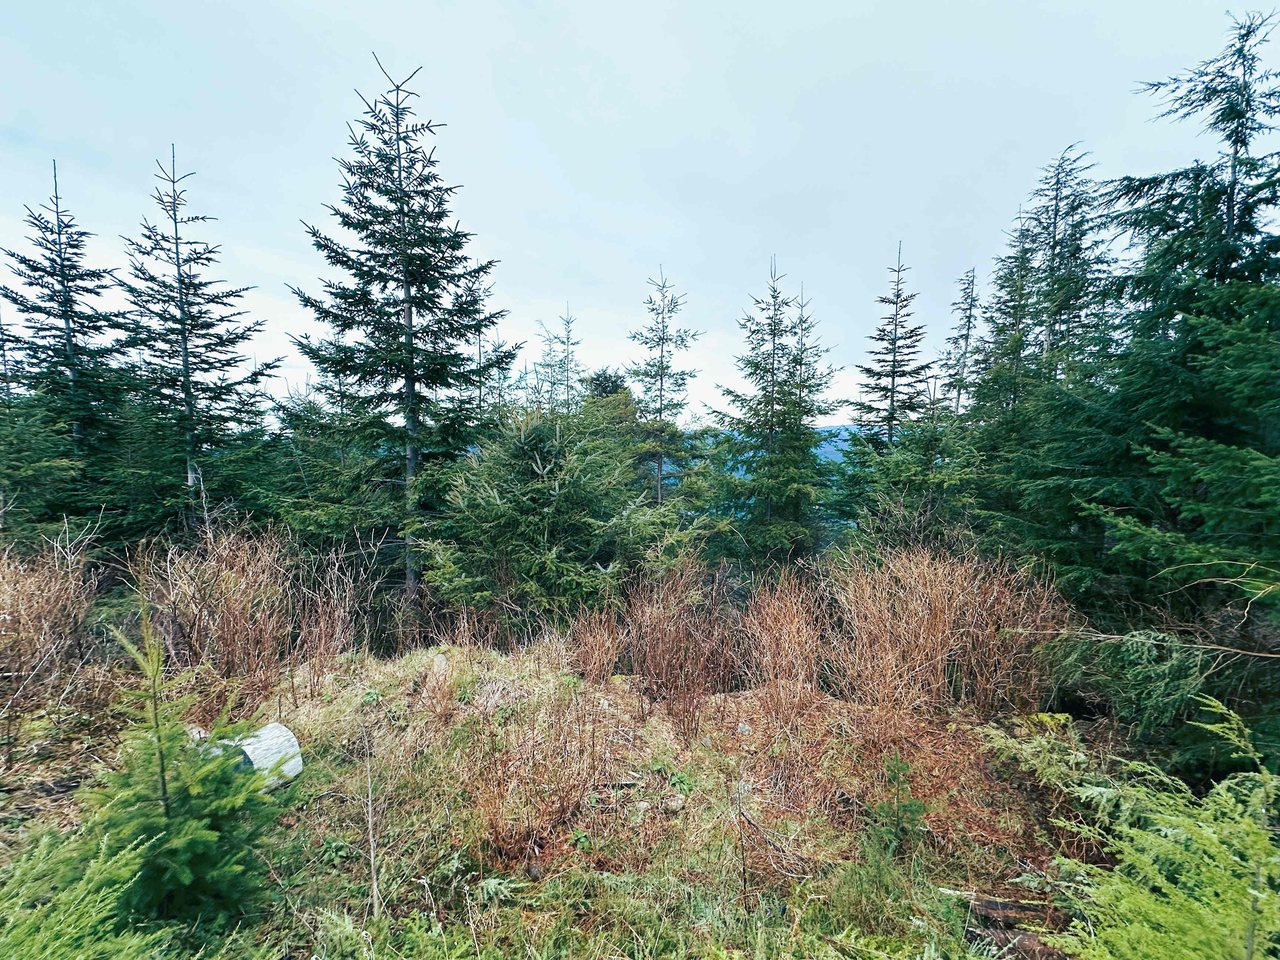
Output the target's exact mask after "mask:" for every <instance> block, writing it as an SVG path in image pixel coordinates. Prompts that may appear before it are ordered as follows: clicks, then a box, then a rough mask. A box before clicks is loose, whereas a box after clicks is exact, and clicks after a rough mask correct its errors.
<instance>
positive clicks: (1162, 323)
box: [1094, 14, 1280, 607]
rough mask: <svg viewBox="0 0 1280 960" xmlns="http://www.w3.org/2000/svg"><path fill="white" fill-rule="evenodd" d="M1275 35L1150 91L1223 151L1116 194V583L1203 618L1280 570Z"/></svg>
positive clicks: (1102, 508)
mask: <svg viewBox="0 0 1280 960" xmlns="http://www.w3.org/2000/svg"><path fill="white" fill-rule="evenodd" d="M1270 27H1271V18H1270V17H1269V16H1262V15H1257V14H1250V15H1248V16H1246V17H1244V18H1242V19H1238V20H1235V21H1233V27H1232V31H1231V36H1230V39H1229V41H1228V43H1227V45H1226V47H1225V48H1224V49H1223V51H1222V52H1221V53H1220V54H1219V55H1217V56H1216V57H1213V58H1212V59H1210V60H1207V61H1205V62H1204V63H1201V64H1200V65H1198V66H1196V67H1194V68H1193V69H1191V70H1189V71H1186V72H1184V73H1182V74H1179V75H1177V76H1174V77H1171V78H1169V79H1167V80H1163V81H1158V82H1156V83H1152V84H1148V85H1147V87H1146V88H1147V90H1148V91H1149V92H1151V93H1152V94H1154V95H1156V96H1158V97H1159V98H1161V100H1162V102H1163V104H1164V111H1163V116H1166V117H1171V118H1173V119H1177V120H1193V121H1199V122H1200V123H1201V124H1202V125H1203V127H1204V129H1205V131H1206V132H1207V133H1209V134H1211V135H1212V136H1214V137H1216V138H1217V141H1218V144H1219V153H1218V156H1217V157H1216V158H1214V159H1213V160H1212V161H1208V162H1196V163H1193V164H1191V165H1190V166H1187V167H1184V168H1181V169H1178V170H1174V171H1171V172H1169V173H1165V174H1157V175H1153V176H1148V177H1141V178H1135V177H1126V178H1122V179H1120V180H1119V181H1116V182H1115V183H1114V184H1112V186H1111V191H1110V195H1109V201H1110V203H1111V204H1112V206H1113V208H1114V210H1115V214H1114V216H1115V220H1116V222H1117V224H1118V225H1119V226H1121V227H1123V228H1124V229H1126V230H1127V231H1129V233H1130V235H1131V236H1132V238H1133V239H1134V240H1135V242H1136V243H1137V244H1138V245H1139V256H1138V257H1137V258H1136V263H1135V265H1134V267H1133V269H1131V270H1129V271H1127V272H1126V274H1125V275H1124V277H1123V281H1124V286H1125V292H1126V294H1127V297H1128V302H1129V305H1130V309H1129V316H1128V324H1129V327H1130V330H1129V335H1128V338H1127V342H1126V344H1125V348H1124V350H1123V352H1122V353H1121V355H1120V356H1119V357H1118V359H1117V361H1116V369H1115V373H1114V375H1113V381H1114V388H1113V389H1112V390H1111V391H1110V392H1109V394H1108V402H1107V405H1106V414H1107V415H1108V416H1109V417H1110V419H1111V421H1112V432H1113V433H1114V434H1115V435H1117V436H1119V437H1121V438H1122V439H1123V440H1124V442H1125V449H1124V453H1123V454H1122V455H1120V456H1116V457H1114V458H1113V459H1111V460H1110V461H1109V462H1108V463H1107V464H1106V465H1105V466H1106V469H1105V470H1103V471H1100V472H1099V476H1098V478H1097V481H1096V483H1097V487H1098V490H1099V495H1098V496H1097V497H1095V498H1094V501H1095V505H1096V507H1097V509H1098V511H1099V512H1100V514H1101V515H1102V516H1103V518H1104V519H1105V520H1106V522H1107V524H1108V526H1109V531H1108V533H1109V536H1110V537H1111V538H1112V540H1113V547H1112V550H1111V563H1110V564H1109V567H1110V568H1111V569H1112V570H1113V571H1114V572H1115V573H1116V574H1117V575H1119V576H1121V577H1123V578H1124V579H1122V580H1120V581H1119V583H1118V586H1120V587H1121V588H1123V589H1125V590H1126V591H1134V592H1137V593H1139V594H1141V593H1143V592H1146V591H1148V590H1149V589H1150V587H1149V584H1150V582H1151V581H1150V579H1149V578H1151V577H1153V576H1154V577H1156V578H1157V579H1156V581H1155V582H1157V583H1159V584H1161V585H1162V586H1161V591H1162V594H1164V595H1165V596H1173V595H1171V594H1169V591H1168V589H1167V587H1168V585H1169V583H1170V582H1172V583H1174V584H1177V585H1179V586H1180V587H1181V588H1182V589H1181V590H1179V591H1178V593H1177V594H1176V599H1177V601H1178V602H1179V603H1180V604H1185V603H1187V602H1190V603H1191V604H1192V605H1193V606H1197V607H1198V606H1200V605H1202V604H1204V603H1211V602H1216V600H1215V599H1214V598H1215V597H1216V596H1217V593H1218V591H1217V589H1216V588H1215V587H1214V586H1213V585H1212V581H1213V580H1214V579H1216V578H1223V577H1231V576H1232V575H1233V572H1238V571H1239V570H1240V569H1241V568H1240V564H1242V563H1243V564H1250V563H1254V562H1262V563H1264V564H1274V563H1275V562H1276V561H1277V560H1280V551H1277V549H1276V548H1275V546H1274V544H1275V543H1276V542H1277V537H1276V531H1275V529H1274V522H1275V520H1274V518H1275V515H1276V514H1275V507H1274V504H1275V502H1276V501H1277V497H1280V489H1278V485H1277V479H1276V478H1277V476H1280V470H1278V469H1277V464H1278V463H1280V378H1278V377H1277V370H1280V348H1277V346H1276V345H1277V344H1278V343H1280V298H1278V297H1277V295H1276V284H1277V283H1280V235H1277V233H1276V232H1275V230H1274V227H1273V224H1274V218H1275V215H1276V210H1277V207H1278V206H1280V154H1277V153H1274V152H1263V151H1262V150H1260V149H1259V148H1260V147H1261V146H1262V145H1263V144H1265V143H1266V137H1267V135H1268V134H1270V133H1273V132H1274V131H1275V130H1276V128H1277V123H1278V121H1277V117H1280V76H1278V75H1277V73H1276V72H1274V71H1270V70H1266V69H1264V68H1263V66H1262V63H1261V52H1260V51H1261V48H1262V47H1263V45H1264V44H1265V43H1266V42H1267V36H1268V32H1269V30H1270Z"/></svg>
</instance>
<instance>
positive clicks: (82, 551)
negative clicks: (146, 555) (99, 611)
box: [0, 535, 97, 764]
mask: <svg viewBox="0 0 1280 960" xmlns="http://www.w3.org/2000/svg"><path fill="white" fill-rule="evenodd" d="M88 545H89V541H88V540H87V539H86V538H83V537H73V536H70V535H67V536H63V537H61V538H59V539H57V540H54V541H50V542H49V543H48V544H47V545H46V546H45V548H44V549H43V550H42V551H40V552H39V553H36V554H32V555H23V554H21V553H19V552H18V551H17V550H16V549H15V548H14V547H12V546H6V547H4V548H3V549H0V736H3V738H4V739H3V754H4V757H5V762H6V764H8V763H10V762H11V761H12V759H13V753H14V750H15V749H16V747H17V745H18V734H19V727H20V725H21V723H22V718H23V717H24V716H25V715H26V714H27V713H29V712H30V711H31V710H33V709H35V708H37V707H39V706H44V705H49V704H50V703H54V702H57V701H59V700H61V699H63V698H64V697H66V696H67V695H68V694H69V693H70V692H71V688H72V687H73V685H74V684H73V680H74V676H75V674H76V672H77V670H78V668H79V666H80V665H81V664H82V662H83V660H84V657H85V655H86V652H87V645H86V639H87V638H86V636H85V631H84V624H85V619H86V617H87V616H88V614H89V609H90V607H91V605H92V604H93V598H94V595H95V593H96V592H97V579H96V575H95V574H94V573H92V572H91V571H90V570H89V569H88V566H87V563H86V551H87V549H88Z"/></svg>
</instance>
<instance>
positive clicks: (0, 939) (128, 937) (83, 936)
mask: <svg viewBox="0 0 1280 960" xmlns="http://www.w3.org/2000/svg"><path fill="white" fill-rule="evenodd" d="M147 852H148V851H147V848H146V846H145V845H143V846H138V845H136V844H135V845H124V846H120V845H117V846H116V847H115V849H114V852H112V851H109V850H108V849H107V848H106V846H105V845H99V846H97V847H93V848H90V849H89V850H87V851H84V853H86V854H87V855H83V856H82V855H81V851H78V850H76V849H75V848H74V844H72V843H70V842H68V841H67V840H66V839H64V838H60V837H55V836H45V837H42V838H41V839H40V840H39V841H37V842H36V843H35V844H33V845H32V846H31V848H30V849H28V850H27V851H26V852H25V853H24V854H23V855H22V856H20V857H19V858H18V860H17V861H16V862H14V863H13V864H11V865H10V866H9V867H8V868H7V869H6V870H5V871H4V873H3V875H2V876H0V957H12V958H15V960H17V958H22V960H158V958H160V957H162V956H164V954H163V953H162V951H163V948H164V946H165V944H166V943H167V942H168V940H169V937H168V935H167V934H166V932H165V931H163V930H156V929H148V928H144V927H137V926H127V927H124V928H122V927H121V926H120V918H121V917H122V916H124V915H125V914H126V913H127V910H128V904H129V901H130V897H131V896H132V893H133V891H134V889H135V887H136V886H137V884H138V883H139V875H140V871H141V866H142V862H143V860H144V858H145V857H146V856H147ZM60 869H65V870H66V871H67V878H66V880H65V882H62V883H59V882H58V878H57V877H56V874H57V873H58V871H59V870H60Z"/></svg>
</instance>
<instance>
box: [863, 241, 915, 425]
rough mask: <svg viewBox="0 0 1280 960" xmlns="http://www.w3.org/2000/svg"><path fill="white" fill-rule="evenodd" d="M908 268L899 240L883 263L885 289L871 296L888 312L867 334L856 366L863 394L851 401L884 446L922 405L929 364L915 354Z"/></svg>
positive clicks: (913, 295)
mask: <svg viewBox="0 0 1280 960" xmlns="http://www.w3.org/2000/svg"><path fill="white" fill-rule="evenodd" d="M908 269H909V268H908V267H906V266H904V265H903V263H902V244H898V261H897V264H896V265H895V266H892V267H890V268H889V273H890V274H891V275H892V277H893V280H892V283H891V285H890V289H889V293H888V294H887V295H885V296H882V297H880V298H879V299H878V300H877V302H878V303H881V304H883V305H884V306H885V308H886V309H887V311H888V312H887V313H886V314H885V315H884V317H883V318H882V320H881V323H880V326H878V327H877V328H876V331H875V333H873V334H872V335H871V337H870V339H871V342H872V344H873V345H874V346H873V347H872V348H871V350H870V351H869V355H870V362H869V363H867V364H865V365H862V366H859V367H858V372H859V373H860V374H862V376H863V378H864V379H865V381H866V382H865V383H864V384H863V399H861V400H859V401H858V402H857V403H856V404H855V405H854V407H855V409H856V410H857V412H858V414H859V417H860V419H861V421H862V426H863V427H864V428H865V429H866V431H867V433H868V435H869V437H870V438H871V439H872V440H873V441H874V442H877V443H881V444H885V445H888V446H892V445H893V442H894V440H895V438H896V437H897V435H898V433H899V432H900V430H901V428H902V425H903V424H904V423H906V422H908V421H910V420H911V418H912V417H914V416H916V415H918V414H919V413H921V412H922V411H923V410H924V409H925V406H926V399H927V390H926V384H927V381H928V378H929V371H930V369H931V367H932V364H930V363H929V362H928V361H924V360H921V359H920V349H921V344H922V342H923V340H924V324H916V323H912V322H911V304H912V303H913V302H914V301H915V298H916V294H914V293H909V292H908V291H907V287H906V273H907V270H908Z"/></svg>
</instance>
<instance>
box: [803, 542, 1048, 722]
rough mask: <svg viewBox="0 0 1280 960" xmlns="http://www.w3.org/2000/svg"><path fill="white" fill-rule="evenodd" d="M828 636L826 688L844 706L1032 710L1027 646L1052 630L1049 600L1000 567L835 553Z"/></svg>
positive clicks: (1035, 695)
mask: <svg viewBox="0 0 1280 960" xmlns="http://www.w3.org/2000/svg"><path fill="white" fill-rule="evenodd" d="M826 580H827V588H828V589H829V590H830V592H831V596H832V600H833V601H834V604H835V609H836V624H835V626H836V629H835V630H833V631H832V638H831V643H830V645H829V647H828V651H827V661H826V664H825V668H826V681H827V682H828V683H829V684H830V686H831V688H832V690H833V692H835V693H836V694H837V695H838V696H841V697H843V698H845V699H848V700H852V701H855V702H859V703H865V704H870V705H884V706H892V707H895V708H900V709H942V708H945V707H947V706H950V705H954V704H968V705H970V706H972V707H973V708H974V709H975V710H976V711H977V712H978V713H980V714H982V715H991V714H993V713H996V712H998V711H1000V710H1002V709H1005V708H1010V707H1012V708H1020V707H1027V706H1031V705H1034V704H1036V703H1037V702H1038V701H1039V699H1040V697H1041V695H1042V693H1043V690H1044V678H1043V676H1042V674H1041V671H1040V669H1039V666H1038V663H1037V658H1036V656H1035V654H1034V649H1035V646H1036V645H1037V644H1038V643H1039V642H1041V641H1042V640H1045V639H1048V638H1049V637H1052V636H1054V635H1056V634H1057V633H1058V632H1060V631H1061V630H1062V629H1063V628H1064V626H1065V625H1066V623H1067V621H1068V611H1067V609H1066V607H1065V605H1064V603H1063V602H1062V601H1061V600H1060V598H1059V597H1058V595H1057V593H1056V592H1055V591H1054V590H1052V589H1051V588H1050V587H1048V586H1047V585H1045V584H1042V583H1039V582H1037V581H1035V580H1033V579H1032V578H1030V577H1028V576H1027V575H1025V574H1023V573H1021V572H1019V571H1017V570H1016V569H1014V568H1013V567H1012V566H1011V565H1009V564H1008V563H1005V562H1002V561H998V560H990V559H984V558H981V557H979V556H977V555H976V554H974V553H971V552H966V553H962V554H942V553H938V552H934V551H931V550H928V549H926V548H922V547H903V548H894V549H890V550H887V551H885V552H884V553H882V554H880V555H879V556H877V557H874V558H872V557H868V556H864V555H857V556H854V555H848V554H843V555H838V556H837V557H835V558H834V560H833V561H832V562H831V563H830V564H829V565H828V568H827V578H826Z"/></svg>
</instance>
